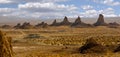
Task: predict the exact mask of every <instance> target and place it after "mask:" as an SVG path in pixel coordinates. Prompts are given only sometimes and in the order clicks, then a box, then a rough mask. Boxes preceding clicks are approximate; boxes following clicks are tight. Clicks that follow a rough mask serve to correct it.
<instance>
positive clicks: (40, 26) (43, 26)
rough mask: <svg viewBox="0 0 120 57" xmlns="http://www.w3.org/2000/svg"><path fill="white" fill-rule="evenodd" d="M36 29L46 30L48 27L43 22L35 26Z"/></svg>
mask: <svg viewBox="0 0 120 57" xmlns="http://www.w3.org/2000/svg"><path fill="white" fill-rule="evenodd" d="M35 27H36V28H47V27H48V24H47V23H45V22H41V23H39V24H37V25H35Z"/></svg>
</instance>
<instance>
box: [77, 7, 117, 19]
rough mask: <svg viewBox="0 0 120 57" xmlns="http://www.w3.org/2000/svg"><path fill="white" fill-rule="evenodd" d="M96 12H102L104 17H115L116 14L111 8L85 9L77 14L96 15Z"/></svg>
mask: <svg viewBox="0 0 120 57" xmlns="http://www.w3.org/2000/svg"><path fill="white" fill-rule="evenodd" d="M98 14H103V15H104V16H105V17H117V16H118V15H116V14H115V11H114V9H113V8H106V9H103V10H95V9H90V10H85V11H84V12H82V13H80V14H79V15H81V16H83V17H97V16H98Z"/></svg>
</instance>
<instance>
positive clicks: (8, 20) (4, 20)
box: [0, 16, 120, 25]
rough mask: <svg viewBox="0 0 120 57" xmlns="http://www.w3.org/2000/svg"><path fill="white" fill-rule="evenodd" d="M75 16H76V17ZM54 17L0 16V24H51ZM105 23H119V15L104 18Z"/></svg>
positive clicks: (58, 20) (88, 21) (71, 19)
mask: <svg viewBox="0 0 120 57" xmlns="http://www.w3.org/2000/svg"><path fill="white" fill-rule="evenodd" d="M76 18H77V17H76ZM76 18H69V17H68V20H69V21H70V22H74V21H75V20H76ZM97 19H98V18H81V20H82V21H83V22H85V23H90V24H93V23H95V22H96V21H97ZM54 20H55V19H37V18H19V17H5V16H0V25H4V24H9V25H16V24H17V23H24V22H30V23H31V24H33V25H35V24H37V23H41V22H42V21H44V22H46V23H48V24H51V23H52V22H53V21H54ZM62 20H63V18H61V19H56V21H57V22H60V21H62ZM105 22H106V23H110V22H117V23H119V24H120V17H108V18H105Z"/></svg>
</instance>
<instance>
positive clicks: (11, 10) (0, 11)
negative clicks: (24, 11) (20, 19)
mask: <svg viewBox="0 0 120 57" xmlns="http://www.w3.org/2000/svg"><path fill="white" fill-rule="evenodd" d="M13 11H15V9H14V8H0V14H2V13H11V12H13Z"/></svg>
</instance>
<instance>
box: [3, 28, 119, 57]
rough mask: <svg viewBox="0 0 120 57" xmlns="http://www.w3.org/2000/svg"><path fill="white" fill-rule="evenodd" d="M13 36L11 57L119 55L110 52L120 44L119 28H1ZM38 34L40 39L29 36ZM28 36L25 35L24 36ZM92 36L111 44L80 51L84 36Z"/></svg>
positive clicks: (100, 41) (115, 56)
mask: <svg viewBox="0 0 120 57" xmlns="http://www.w3.org/2000/svg"><path fill="white" fill-rule="evenodd" d="M1 30H3V31H4V32H6V35H7V36H10V37H12V39H13V41H12V45H13V51H14V57H120V53H119V52H117V53H113V52H112V51H113V50H114V49H115V48H116V46H117V45H118V44H120V28H108V27H104V26H101V27H94V28H70V27H65V26H61V27H49V28H40V29H1ZM29 34H37V35H39V36H40V37H39V38H35V37H34V38H28V37H27V36H28V35H29ZM26 37H27V38H26ZM89 38H93V39H95V40H96V41H97V42H98V43H100V44H102V45H103V46H111V47H109V50H108V51H107V52H106V53H102V54H101V53H100V54H96V53H88V54H80V53H79V48H80V47H81V46H83V45H84V44H85V42H86V39H89Z"/></svg>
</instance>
